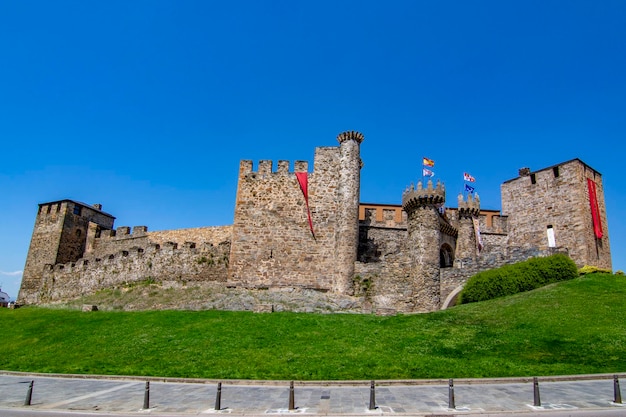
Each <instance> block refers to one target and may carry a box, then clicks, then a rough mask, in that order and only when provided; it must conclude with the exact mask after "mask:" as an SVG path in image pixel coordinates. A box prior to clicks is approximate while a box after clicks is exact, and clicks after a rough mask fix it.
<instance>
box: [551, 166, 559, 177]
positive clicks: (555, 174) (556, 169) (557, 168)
mask: <svg viewBox="0 0 626 417" xmlns="http://www.w3.org/2000/svg"><path fill="white" fill-rule="evenodd" d="M552 172H553V173H554V178H559V167H554V168H552Z"/></svg>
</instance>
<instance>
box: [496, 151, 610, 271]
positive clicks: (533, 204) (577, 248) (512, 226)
mask: <svg viewBox="0 0 626 417" xmlns="http://www.w3.org/2000/svg"><path fill="white" fill-rule="evenodd" d="M520 172H521V174H522V175H521V176H520V177H518V178H515V179H513V180H509V181H506V182H504V183H503V184H502V186H501V188H502V213H503V214H504V215H508V217H509V244H510V245H512V246H525V247H532V246H534V247H537V248H539V249H541V250H545V249H547V248H548V238H547V228H548V226H552V228H553V231H554V235H555V240H556V246H560V247H565V248H567V249H568V252H569V254H570V256H571V258H572V259H573V260H574V262H576V265H577V266H578V267H582V266H584V265H595V266H598V267H601V268H607V269H611V258H610V247H609V236H608V232H607V231H608V227H607V219H606V206H605V203H604V189H603V186H602V176H601V175H600V174H599V173H598V172H596V171H594V170H593V169H591V168H590V167H589V166H587V165H586V164H584V163H583V162H582V161H580V160H578V159H575V160H571V161H568V162H565V163H562V164H559V165H555V166H553V167H549V168H545V169H542V170H540V171H537V172H530V170H528V169H525V170H520ZM587 178H591V179H592V180H593V181H594V182H595V183H596V186H597V197H598V203H599V205H600V214H601V220H602V224H603V225H604V230H605V233H604V236H603V237H602V239H596V238H595V236H594V232H593V222H592V217H591V209H590V204H589V193H588V189H587Z"/></svg>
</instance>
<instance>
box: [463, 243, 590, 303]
mask: <svg viewBox="0 0 626 417" xmlns="http://www.w3.org/2000/svg"><path fill="white" fill-rule="evenodd" d="M577 276H578V269H577V268H576V264H575V263H574V261H572V260H571V259H570V258H569V257H568V256H567V255H563V254H556V255H551V256H547V257H545V258H532V259H529V260H527V261H523V262H518V263H516V264H512V265H505V266H503V267H500V268H497V269H490V270H487V271H483V272H479V273H478V274H476V275H474V276H472V277H471V278H470V279H469V280H467V283H466V284H465V287H464V288H463V290H462V291H461V293H460V294H459V304H467V303H473V302H476V301H485V300H491V299H492V298H497V297H503V296H505V295H513V294H517V293H518V292H524V291H530V290H534V289H535V288H539V287H543V286H544V285H548V284H552V283H553V282H558V281H565V280H568V279H573V278H576V277H577Z"/></svg>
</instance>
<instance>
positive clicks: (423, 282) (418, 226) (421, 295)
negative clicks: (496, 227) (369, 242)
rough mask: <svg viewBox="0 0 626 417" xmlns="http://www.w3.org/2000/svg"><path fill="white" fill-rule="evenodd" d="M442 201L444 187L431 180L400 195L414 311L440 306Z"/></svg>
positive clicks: (444, 195) (420, 183)
mask: <svg viewBox="0 0 626 417" xmlns="http://www.w3.org/2000/svg"><path fill="white" fill-rule="evenodd" d="M445 201H446V191H445V187H444V185H443V184H442V183H441V182H439V181H437V185H436V186H435V187H434V188H433V182H432V180H429V181H428V185H427V187H426V188H423V187H422V182H421V181H420V182H418V183H417V188H415V189H413V187H411V188H409V189H408V190H406V191H405V192H404V194H403V195H402V208H403V209H404V211H405V212H406V213H407V232H408V248H409V251H410V255H409V256H410V262H411V276H412V278H413V282H414V285H413V288H415V292H414V293H413V295H412V296H411V299H412V302H413V310H414V311H434V310H438V309H439V305H440V285H439V283H440V280H439V272H440V270H439V265H440V259H439V255H440V245H441V232H440V223H441V221H442V219H441V214H440V213H439V208H440V207H441V206H443V204H444V203H445Z"/></svg>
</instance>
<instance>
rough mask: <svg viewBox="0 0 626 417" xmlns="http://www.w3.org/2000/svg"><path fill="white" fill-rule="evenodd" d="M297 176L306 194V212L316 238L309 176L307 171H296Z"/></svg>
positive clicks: (303, 192)
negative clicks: (310, 200) (312, 217)
mask: <svg viewBox="0 0 626 417" xmlns="http://www.w3.org/2000/svg"><path fill="white" fill-rule="evenodd" d="M296 178H297V179H298V184H300V189H301V190H302V194H303V195H304V201H305V203H306V212H307V215H308V217H309V228H310V229H311V234H312V235H313V239H315V232H314V231H313V221H312V220H311V209H310V208H309V177H308V174H307V173H306V172H296Z"/></svg>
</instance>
